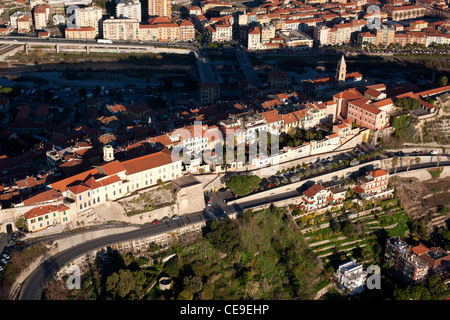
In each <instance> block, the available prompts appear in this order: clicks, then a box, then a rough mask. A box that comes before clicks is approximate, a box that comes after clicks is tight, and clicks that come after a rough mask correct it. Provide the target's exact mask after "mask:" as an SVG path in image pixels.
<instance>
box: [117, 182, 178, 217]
mask: <svg viewBox="0 0 450 320" xmlns="http://www.w3.org/2000/svg"><path fill="white" fill-rule="evenodd" d="M174 201H175V195H174V192H173V189H172V188H171V187H168V186H165V187H159V188H155V189H152V190H148V191H146V192H140V193H137V194H135V195H132V196H130V197H127V198H125V199H123V200H119V201H118V203H119V204H120V205H121V206H122V207H123V209H124V210H125V212H126V213H127V215H134V214H139V213H143V212H148V211H152V210H155V209H157V208H161V207H165V206H168V205H171V204H173V203H174Z"/></svg>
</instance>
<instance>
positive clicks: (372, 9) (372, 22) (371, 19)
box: [366, 4, 381, 30]
mask: <svg viewBox="0 0 450 320" xmlns="http://www.w3.org/2000/svg"><path fill="white" fill-rule="evenodd" d="M366 12H367V13H368V14H370V16H368V17H367V28H368V29H369V30H373V29H381V14H380V13H381V10H380V7H379V6H377V5H375V4H371V5H370V6H368V7H367V10H366Z"/></svg>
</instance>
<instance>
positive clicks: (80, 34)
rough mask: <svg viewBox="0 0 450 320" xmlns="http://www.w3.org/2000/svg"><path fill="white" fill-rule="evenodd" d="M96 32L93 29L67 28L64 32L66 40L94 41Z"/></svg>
mask: <svg viewBox="0 0 450 320" xmlns="http://www.w3.org/2000/svg"><path fill="white" fill-rule="evenodd" d="M96 35H97V32H96V31H95V27H79V28H67V29H66V30H65V37H66V39H83V40H89V39H95V36H96Z"/></svg>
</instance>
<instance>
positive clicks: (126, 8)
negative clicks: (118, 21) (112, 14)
mask: <svg viewBox="0 0 450 320" xmlns="http://www.w3.org/2000/svg"><path fill="white" fill-rule="evenodd" d="M116 17H117V18H129V19H136V20H138V21H141V17H142V15H141V3H140V2H139V0H123V1H121V2H119V3H118V4H117V6H116Z"/></svg>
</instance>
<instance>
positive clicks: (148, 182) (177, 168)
mask: <svg viewBox="0 0 450 320" xmlns="http://www.w3.org/2000/svg"><path fill="white" fill-rule="evenodd" d="M181 176H182V159H181V158H177V157H175V156H172V153H171V152H170V151H169V150H168V149H163V150H161V151H159V152H155V153H152V154H149V155H145V156H142V157H139V158H135V159H131V160H126V161H123V162H119V161H117V160H115V161H111V162H108V163H106V164H103V165H101V166H96V167H94V168H93V169H91V170H89V171H85V172H82V173H80V174H77V175H75V176H72V177H69V178H67V179H63V180H60V181H57V182H55V183H53V184H51V187H52V188H53V189H54V190H56V191H59V192H61V194H62V195H63V196H64V197H65V198H69V199H72V201H74V202H75V207H76V210H77V212H80V211H84V210H87V209H90V208H92V207H94V206H97V205H100V204H103V203H105V202H107V201H110V200H116V199H119V198H122V197H124V196H127V195H130V194H131V193H132V192H133V191H136V190H140V189H144V188H148V187H151V186H155V185H157V184H158V181H159V180H161V181H163V182H166V181H171V180H174V179H177V178H180V177H181ZM75 213H76V212H75Z"/></svg>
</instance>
